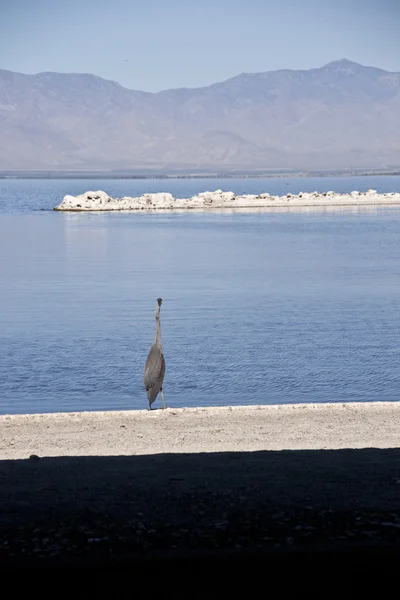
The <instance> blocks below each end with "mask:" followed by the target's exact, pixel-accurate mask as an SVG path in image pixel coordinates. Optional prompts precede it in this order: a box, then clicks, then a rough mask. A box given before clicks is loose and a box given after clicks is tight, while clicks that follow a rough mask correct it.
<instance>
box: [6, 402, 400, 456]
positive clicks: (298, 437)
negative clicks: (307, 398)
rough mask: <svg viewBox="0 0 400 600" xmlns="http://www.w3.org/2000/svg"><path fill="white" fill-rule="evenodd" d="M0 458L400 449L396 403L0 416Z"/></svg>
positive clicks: (398, 408) (398, 406) (399, 413)
mask: <svg viewBox="0 0 400 600" xmlns="http://www.w3.org/2000/svg"><path fill="white" fill-rule="evenodd" d="M0 432H1V433H0V459H15V458H19V459H23V458H28V457H29V456H30V455H31V454H36V455H38V456H40V457H46V456H110V455H112V456H120V455H128V456H129V455H144V454H160V453H170V452H173V453H187V452H191V453H193V452H196V453H197V452H234V451H237V452H254V451H259V450H307V449H313V450H316V449H340V448H397V447H400V403H389V402H378V403H348V404H293V405H280V406H236V407H215V408H175V409H173V408H168V409H166V410H165V411H163V410H153V411H147V410H145V411H118V412H86V413H85V412H83V413H55V414H44V415H5V416H0Z"/></svg>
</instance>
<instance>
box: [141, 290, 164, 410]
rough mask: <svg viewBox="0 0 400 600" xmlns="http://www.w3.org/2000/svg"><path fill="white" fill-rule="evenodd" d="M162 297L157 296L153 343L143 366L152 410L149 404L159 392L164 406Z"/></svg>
mask: <svg viewBox="0 0 400 600" xmlns="http://www.w3.org/2000/svg"><path fill="white" fill-rule="evenodd" d="M161 304H162V298H157V307H156V337H155V340H154V344H153V345H152V347H151V348H150V352H149V354H148V356H147V360H146V364H145V366H144V387H145V388H146V393H147V398H148V400H149V410H152V408H151V405H152V404H153V402H154V401H155V399H156V398H157V396H158V393H159V392H160V394H161V400H162V407H163V409H164V408H165V400H164V393H163V381H164V375H165V358H164V354H163V350H162V345H161V327H160V308H161Z"/></svg>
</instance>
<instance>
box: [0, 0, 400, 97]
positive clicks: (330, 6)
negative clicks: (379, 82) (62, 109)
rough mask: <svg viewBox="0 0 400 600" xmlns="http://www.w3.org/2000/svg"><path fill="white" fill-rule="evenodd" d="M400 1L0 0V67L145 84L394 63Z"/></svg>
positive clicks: (397, 63)
mask: <svg viewBox="0 0 400 600" xmlns="http://www.w3.org/2000/svg"><path fill="white" fill-rule="evenodd" d="M399 31H400V0H186V1H185V0H113V1H110V0H0V68H4V69H11V70H13V71H20V72H22V73H38V72H40V71H60V72H79V73H83V72H85V73H94V74H95V75H100V76H101V77H105V78H107V79H112V80H114V81H118V82H119V83H121V84H122V85H124V86H126V87H128V88H132V89H140V90H146V91H157V90H161V89H166V88H171V87H199V86H202V85H208V84H210V83H214V82H216V81H222V80H224V79H227V78H228V77H232V76H234V75H238V74H239V73H242V72H245V71H246V72H260V71H269V70H274V69H282V68H289V69H309V68H312V67H319V66H322V65H323V64H326V63H327V62H330V61H332V60H336V59H339V58H348V59H350V60H354V61H356V62H359V63H361V64H365V65H371V66H377V67H381V68H384V69H388V70H392V71H400V36H399Z"/></svg>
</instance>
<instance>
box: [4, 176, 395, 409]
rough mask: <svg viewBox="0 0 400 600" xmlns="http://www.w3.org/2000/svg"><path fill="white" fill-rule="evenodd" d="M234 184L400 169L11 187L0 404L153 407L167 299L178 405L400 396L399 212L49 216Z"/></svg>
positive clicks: (7, 185)
mask: <svg viewBox="0 0 400 600" xmlns="http://www.w3.org/2000/svg"><path fill="white" fill-rule="evenodd" d="M218 188H221V189H224V190H232V191H234V192H236V193H259V192H263V191H268V192H270V193H280V194H284V193H287V192H289V191H290V192H293V193H298V192H299V191H301V190H303V191H314V190H317V191H328V190H329V189H333V190H337V191H352V190H354V189H358V190H360V191H363V190H367V189H369V188H373V189H377V190H378V191H382V192H383V191H399V190H400V177H365V178H355V177H354V178H347V179H346V178H337V179H332V178H330V179H318V180H317V179H297V180H296V179H267V180H260V179H243V180H223V179H222V180H214V181H213V180H209V179H207V180H199V179H196V180H172V181H160V180H107V181H98V180H97V181H85V180H79V181H77V180H0V305H1V309H0V336H1V350H0V413H3V414H4V413H26V412H53V411H77V410H108V409H113V410H114V409H129V408H134V409H139V408H146V407H147V399H146V394H145V392H144V389H143V367H144V362H145V360H146V356H147V353H148V351H149V349H150V346H151V344H152V342H153V338H154V332H155V321H154V311H155V300H156V298H157V297H158V296H162V297H163V300H164V302H163V306H162V314H161V324H162V335H163V347H164V353H165V357H166V362H167V371H166V378H165V399H166V402H167V405H169V406H175V407H177V406H213V405H214V406H217V405H228V404H232V405H234V404H276V403H288V402H343V401H362V402H367V401H374V400H391V401H397V400H399V399H400V369H399V362H400V361H399V359H400V345H399V331H400V312H399V298H400V294H399V292H400V269H399V267H400V208H397V207H386V208H385V207H380V208H364V209H355V208H349V209H340V210H339V209H338V210H335V211H330V210H323V209H322V210H321V209H317V210H298V209H297V210H291V211H286V212H284V211H277V210H275V211H274V210H269V211H268V210H264V211H253V212H247V213H246V212H231V211H227V212H192V211H191V212H188V213H185V212H164V213H147V212H140V213H108V214H87V213H86V214H77V213H71V214H68V213H58V212H53V211H51V210H50V209H51V208H53V207H54V206H55V205H56V204H58V203H59V202H60V201H61V200H62V198H63V196H64V195H65V194H67V193H72V194H76V193H81V192H84V191H86V190H89V189H94V190H97V189H104V190H105V191H107V192H108V193H109V194H110V195H114V196H122V195H138V194H141V193H143V192H146V191H170V192H171V193H173V194H174V195H175V196H180V197H185V196H191V195H193V194H195V193H197V192H199V191H205V190H215V189H218ZM42 208H44V209H46V210H44V211H41V210H40V209H42ZM156 405H157V406H159V405H160V403H159V401H158V400H157V403H156Z"/></svg>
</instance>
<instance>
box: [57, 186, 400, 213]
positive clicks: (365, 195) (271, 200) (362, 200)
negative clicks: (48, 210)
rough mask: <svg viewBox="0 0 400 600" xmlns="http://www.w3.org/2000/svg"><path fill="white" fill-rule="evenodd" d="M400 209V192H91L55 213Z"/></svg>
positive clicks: (67, 198)
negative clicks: (177, 195) (178, 195)
mask: <svg viewBox="0 0 400 600" xmlns="http://www.w3.org/2000/svg"><path fill="white" fill-rule="evenodd" d="M396 205H400V192H396V193H395V192H388V193H383V194H378V193H377V192H376V190H372V189H371V190H368V191H367V192H359V191H353V192H351V193H349V194H340V193H338V192H334V191H328V192H324V193H318V192H312V193H309V192H299V194H297V195H296V194H286V195H284V196H271V195H270V194H269V193H267V192H265V193H262V194H258V195H255V194H247V195H242V196H235V195H234V193H233V192H223V191H222V190H216V191H214V192H208V191H207V192H201V193H199V194H197V195H196V196H192V197H191V198H174V197H173V196H172V194H170V193H167V192H160V193H154V194H150V193H149V194H143V195H142V196H140V197H130V196H124V197H122V198H112V197H111V196H109V195H108V194H107V193H106V192H104V191H103V190H98V191H96V192H93V191H88V192H85V193H83V194H80V195H78V196H71V195H66V196H65V197H64V199H63V201H62V202H61V203H60V204H59V205H58V206H55V207H54V209H53V210H55V211H61V212H111V211H115V212H118V211H143V210H145V211H148V210H151V211H157V210H195V209H203V210H214V209H218V210H221V209H231V210H232V209H239V210H246V209H254V208H258V209H260V208H261V209H262V208H292V207H293V208H307V207H311V208H312V207H346V206H350V207H353V206H356V207H363V206H396Z"/></svg>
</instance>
